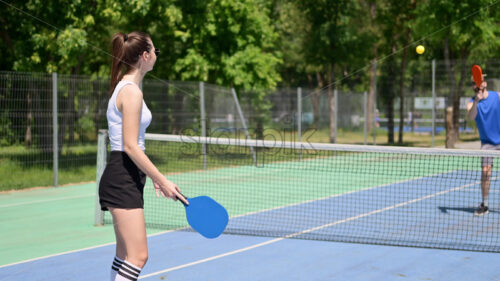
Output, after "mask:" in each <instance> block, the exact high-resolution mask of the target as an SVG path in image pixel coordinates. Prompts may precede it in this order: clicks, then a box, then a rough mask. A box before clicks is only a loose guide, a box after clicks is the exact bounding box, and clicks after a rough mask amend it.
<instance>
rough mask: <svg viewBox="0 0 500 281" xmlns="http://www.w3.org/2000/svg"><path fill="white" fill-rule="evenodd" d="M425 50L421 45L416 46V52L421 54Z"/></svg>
mask: <svg viewBox="0 0 500 281" xmlns="http://www.w3.org/2000/svg"><path fill="white" fill-rule="evenodd" d="M424 52H425V48H424V46H422V45H418V46H417V54H419V55H421V54H423V53H424Z"/></svg>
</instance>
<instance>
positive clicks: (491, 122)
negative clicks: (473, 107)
mask: <svg viewBox="0 0 500 281" xmlns="http://www.w3.org/2000/svg"><path fill="white" fill-rule="evenodd" d="M471 101H472V102H474V99H471ZM476 126H477V129H478V130H479V138H480V139H481V143H483V144H485V143H488V144H493V145H497V144H500V98H499V97H498V93H497V92H491V91H488V97H487V98H486V99H483V100H480V101H479V102H478V103H477V115H476Z"/></svg>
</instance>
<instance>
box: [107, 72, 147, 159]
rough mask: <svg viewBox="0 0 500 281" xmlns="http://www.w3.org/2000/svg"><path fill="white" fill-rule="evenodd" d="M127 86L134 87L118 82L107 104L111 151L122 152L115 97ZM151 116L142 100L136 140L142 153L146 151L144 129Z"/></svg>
mask: <svg viewBox="0 0 500 281" xmlns="http://www.w3.org/2000/svg"><path fill="white" fill-rule="evenodd" d="M128 84H132V85H135V83H134V82H132V81H126V80H122V81H120V82H118V84H117V85H116V87H115V90H114V91H113V95H112V96H111V98H110V99H109V102H108V110H107V112H106V117H107V119H108V130H109V142H110V144H111V151H124V148H123V135H122V124H123V122H122V121H123V118H122V113H121V112H120V111H119V110H118V108H117V107H116V97H117V96H118V94H119V93H120V90H121V89H122V88H123V87H124V86H125V85H128ZM151 119H152V115H151V111H149V108H148V107H147V106H146V103H145V102H144V100H142V110H141V123H140V126H139V138H138V139H137V144H138V145H139V147H140V148H141V149H142V150H143V151H144V150H145V149H146V147H145V145H144V143H145V141H144V137H145V134H146V128H147V127H148V126H149V124H150V123H151Z"/></svg>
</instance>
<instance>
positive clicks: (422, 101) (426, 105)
mask: <svg viewBox="0 0 500 281" xmlns="http://www.w3.org/2000/svg"><path fill="white" fill-rule="evenodd" d="M469 100H470V98H464V97H462V98H460V109H466V108H467V103H468V102H469ZM445 105H446V104H445V98H444V97H438V98H436V109H444V107H445ZM415 109H432V98H427V97H425V98H424V97H418V98H415Z"/></svg>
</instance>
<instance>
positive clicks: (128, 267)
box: [115, 261, 141, 281]
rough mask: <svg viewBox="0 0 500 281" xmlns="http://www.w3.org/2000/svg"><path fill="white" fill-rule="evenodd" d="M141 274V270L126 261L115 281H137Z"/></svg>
mask: <svg viewBox="0 0 500 281" xmlns="http://www.w3.org/2000/svg"><path fill="white" fill-rule="evenodd" d="M140 273H141V268H139V267H137V266H135V265H133V264H131V263H129V262H128V261H124V262H123V264H122V266H121V267H120V269H119V270H118V274H117V275H116V278H115V281H137V278H139V274H140Z"/></svg>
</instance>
